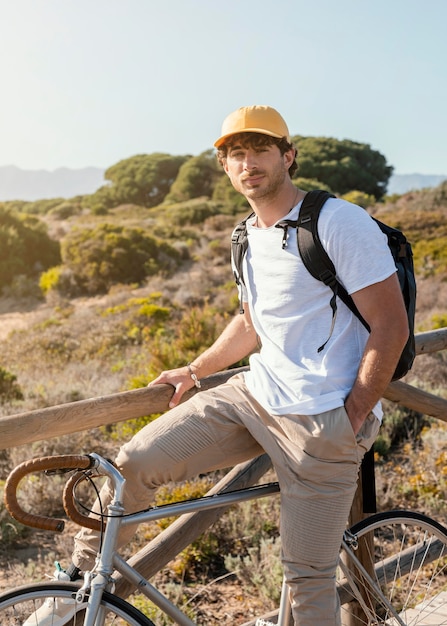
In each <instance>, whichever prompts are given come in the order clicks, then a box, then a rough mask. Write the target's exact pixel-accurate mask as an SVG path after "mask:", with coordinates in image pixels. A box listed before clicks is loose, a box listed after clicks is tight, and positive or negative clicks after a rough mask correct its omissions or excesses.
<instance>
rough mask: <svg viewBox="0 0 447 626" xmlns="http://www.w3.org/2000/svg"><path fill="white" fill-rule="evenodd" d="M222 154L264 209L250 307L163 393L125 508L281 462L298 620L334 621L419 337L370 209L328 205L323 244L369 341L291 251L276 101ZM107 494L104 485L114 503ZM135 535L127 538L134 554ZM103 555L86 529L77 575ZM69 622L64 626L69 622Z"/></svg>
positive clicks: (136, 457)
mask: <svg viewBox="0 0 447 626" xmlns="http://www.w3.org/2000/svg"><path fill="white" fill-rule="evenodd" d="M215 146H216V148H217V150H218V159H219V161H220V163H221V164H222V166H223V168H224V170H225V172H226V174H227V175H228V177H229V179H230V180H231V183H232V184H233V186H234V188H235V189H236V190H237V191H239V192H240V193H241V194H243V195H244V196H245V197H246V199H247V200H248V202H249V203H250V205H251V207H252V209H253V212H254V216H253V218H251V219H250V220H249V221H248V223H247V232H248V250H247V253H246V257H245V262H244V278H245V285H246V288H244V289H243V290H242V299H243V303H244V307H243V311H244V312H243V314H237V315H236V316H235V317H234V318H233V319H232V321H231V322H230V324H229V325H228V326H227V328H226V329H225V330H224V331H223V333H222V334H221V336H220V337H219V338H218V339H217V340H216V342H215V343H214V344H213V345H212V346H211V347H210V348H209V349H208V350H206V351H205V352H203V353H202V354H201V355H198V356H197V357H196V358H195V359H194V361H193V362H192V363H191V364H189V365H186V366H184V367H180V368H177V369H174V370H170V371H166V372H162V373H161V374H160V375H159V376H158V378H156V379H155V380H154V381H153V382H152V383H151V385H155V384H159V383H169V384H170V385H172V386H173V388H174V393H173V395H172V398H171V402H170V408H171V410H170V411H168V412H167V413H166V414H165V415H163V416H162V417H160V418H158V419H157V420H155V421H154V422H153V423H151V424H149V425H147V426H146V427H145V428H143V429H142V430H141V431H140V432H139V433H138V434H137V435H135V437H134V438H133V439H132V440H131V441H130V442H129V443H128V444H126V445H124V446H123V448H122V449H121V450H120V452H119V454H118V457H117V464H118V466H119V467H120V468H121V469H122V471H123V473H124V475H125V477H126V479H127V493H126V497H125V503H124V504H125V507H126V510H128V511H135V510H140V509H142V508H143V507H145V506H148V505H149V504H150V502H151V499H152V496H153V492H154V490H155V489H156V488H157V487H158V486H159V485H161V484H163V483H165V482H167V481H169V480H174V481H178V480H185V479H187V478H190V477H192V476H194V475H196V474H198V473H201V472H204V471H210V470H215V469H218V468H223V467H229V466H233V465H235V464H237V463H240V462H242V461H245V460H247V459H249V458H252V457H255V456H257V455H259V454H261V453H263V452H264V451H265V452H267V453H268V454H269V456H270V458H271V460H272V463H273V465H274V467H275V470H276V473H277V477H278V480H279V483H280V486H281V540H282V559H283V565H284V571H285V574H286V578H287V582H288V585H289V587H290V592H291V599H292V611H293V616H294V621H295V624H296V625H299V626H316V625H317V626H336V625H338V624H339V623H340V621H339V620H340V618H339V610H338V604H337V594H336V591H335V581H334V574H335V569H336V563H337V557H338V551H339V547H340V542H341V537H342V534H343V531H344V528H345V525H346V521H347V518H348V514H349V510H350V507H351V503H352V499H353V496H354V493H355V489H356V481H357V475H358V470H359V465H360V462H361V459H362V457H363V455H364V453H365V451H366V450H367V449H369V448H370V446H371V445H372V444H373V442H374V439H375V436H376V434H377V431H378V428H379V424H380V419H381V415H382V414H381V408H380V398H381V396H382V395H383V392H384V390H385V389H386V387H387V385H388V383H389V382H390V380H391V377H392V374H393V372H394V369H395V366H396V363H397V361H398V358H399V356H400V354H401V351H402V349H403V347H404V345H405V343H406V340H407V337H408V324H407V316H406V312H405V308H404V304H403V300H402V296H401V292H400V289H399V285H398V280H397V277H396V273H395V266H394V262H393V260H392V257H391V254H390V252H389V249H388V246H387V243H386V241H385V240H384V236H383V235H382V233H381V232H380V230H379V228H378V227H377V226H376V224H375V223H374V222H373V220H371V219H370V217H369V216H368V215H367V213H366V212H365V211H364V210H363V209H360V208H359V207H357V206H355V205H352V204H349V203H347V202H344V201H342V200H339V199H329V200H328V201H327V202H326V204H325V206H324V207H323V209H322V212H321V215H320V218H319V234H320V238H321V240H322V242H323V245H324V247H325V249H326V250H327V251H328V253H329V256H330V257H331V259H332V260H333V262H334V265H335V267H336V268H337V273H338V276H339V279H340V281H341V282H342V283H343V284H344V286H345V287H346V289H347V291H348V292H349V293H351V295H352V297H353V299H354V302H355V304H356V305H357V307H358V309H359V311H360V313H361V314H362V316H363V318H364V319H365V320H366V321H367V322H368V324H369V327H370V329H371V330H370V333H369V334H368V333H367V331H366V330H365V328H364V327H363V325H362V324H361V323H360V322H359V320H358V319H357V318H356V317H355V316H354V315H353V314H352V313H351V312H350V311H349V309H348V308H347V307H345V306H344V304H342V303H341V302H340V303H339V304H338V311H337V316H336V318H335V324H334V326H333V328H331V324H332V311H331V308H330V306H329V300H330V296H329V295H328V290H329V288H328V287H326V286H325V285H324V284H323V283H321V282H319V281H317V280H315V279H314V278H313V277H312V276H311V275H310V274H309V272H308V271H307V270H306V269H305V267H304V265H303V263H302V261H301V258H300V255H299V252H298V250H297V243H296V234H295V231H294V230H293V229H290V230H291V232H290V233H288V234H287V237H288V238H287V246H286V247H283V246H282V241H283V237H284V231H283V229H282V228H276V227H275V225H276V224H277V223H278V222H279V221H281V220H282V219H284V218H285V217H287V218H288V219H296V216H297V215H298V213H299V210H300V206H301V203H302V200H303V198H304V196H305V192H304V191H302V190H300V189H298V188H297V187H296V186H295V185H294V184H293V182H292V180H291V175H292V174H293V172H294V171H295V170H296V161H295V158H296V150H295V148H294V146H293V145H292V144H291V143H290V138H289V131H288V128H287V126H286V123H285V121H284V120H283V118H282V117H281V116H280V114H279V113H278V112H277V111H276V110H274V109H272V108H271V107H268V106H250V107H242V108H241V109H238V110H237V111H235V112H233V113H231V114H230V115H229V116H228V117H227V118H226V120H225V121H224V123H223V128H222V133H221V136H220V137H219V139H218V140H217V141H216V142H215ZM365 241H366V242H367V245H365ZM259 345H260V346H261V347H260V348H259ZM322 345H324V348H323V349H321V350H320V351H319V350H318V348H319V347H320V346H322ZM249 354H251V357H250V370H249V371H248V372H246V373H245V374H239V375H236V376H233V377H232V378H230V380H229V381H228V382H227V383H225V384H223V385H220V386H219V387H217V388H214V389H212V390H209V391H203V392H201V393H198V394H196V395H195V396H193V397H192V398H191V399H190V400H188V401H187V402H185V403H183V404H179V403H180V400H181V398H182V395H183V394H184V393H185V391H187V390H188V389H190V388H192V387H193V386H194V385H196V386H198V385H199V381H200V379H201V378H203V377H205V376H208V375H210V374H212V373H214V372H217V371H220V370H223V369H225V368H227V367H228V366H230V365H231V364H233V363H235V362H237V361H239V360H240V359H242V358H243V357H245V356H247V355H249ZM109 497H110V496H109V494H108V490H107V486H106V487H105V488H104V489H103V491H102V494H101V498H102V499H105V500H106V502H107V499H108V498H109ZM132 532H133V530H128V529H126V530H125V531H124V532H123V536H122V538H121V539H122V542H123V543H124V542H126V541H127V540H128V539H130V536H131V535H132ZM97 546H98V536H97V534H96V533H95V532H93V531H90V530H82V531H81V532H80V533H78V535H77V536H76V540H75V550H74V554H73V565H72V566H71V568H69V570H68V575H71V577H73V576H74V575H76V574H77V573H78V571H79V570H84V569H86V568H90V567H91V566H92V565H93V562H94V556H95V553H96V549H97ZM42 610H43V609H40V611H42ZM63 611H65V612H66V614H65V615H61V616H60V622H58V626H61V625H62V624H65V623H66V622H67V621H68V618H69V615H68V613H67V608H66V607H65V608H64V609H63ZM40 618H41V616H39V619H40ZM42 618H43V615H42ZM30 623H33V624H34V623H35V622H30ZM38 623H43V619H42V621H38Z"/></svg>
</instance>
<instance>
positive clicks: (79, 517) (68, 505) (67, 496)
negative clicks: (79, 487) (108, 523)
mask: <svg viewBox="0 0 447 626" xmlns="http://www.w3.org/2000/svg"><path fill="white" fill-rule="evenodd" d="M82 476H83V474H82V472H76V473H75V474H73V476H70V478H69V479H68V480H67V482H66V484H65V488H64V494H63V496H62V498H63V503H64V509H65V512H66V514H67V515H68V517H69V518H70V519H71V520H73V522H76V524H79V525H80V526H84V527H85V528H91V529H92V530H97V531H101V529H102V527H103V525H102V524H101V522H100V520H99V519H96V518H93V517H88V516H87V515H83V513H81V512H80V511H78V509H77V508H76V505H75V503H74V498H73V489H74V487H75V485H76V483H77V482H78V480H79V478H81V477H82Z"/></svg>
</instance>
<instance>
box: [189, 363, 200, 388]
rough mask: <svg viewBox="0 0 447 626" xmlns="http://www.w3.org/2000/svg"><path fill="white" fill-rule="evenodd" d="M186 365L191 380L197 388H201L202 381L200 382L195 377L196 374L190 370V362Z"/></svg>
mask: <svg viewBox="0 0 447 626" xmlns="http://www.w3.org/2000/svg"><path fill="white" fill-rule="evenodd" d="M186 367H187V368H188V372H189V375H190V376H191V378H192V380H193V381H194V385H195V386H196V387H197V389H201V387H202V383H201V382H200V380H199V379H198V378H197V376H196V375H195V374H194V372H193V371H192V367H191V363H187V365H186Z"/></svg>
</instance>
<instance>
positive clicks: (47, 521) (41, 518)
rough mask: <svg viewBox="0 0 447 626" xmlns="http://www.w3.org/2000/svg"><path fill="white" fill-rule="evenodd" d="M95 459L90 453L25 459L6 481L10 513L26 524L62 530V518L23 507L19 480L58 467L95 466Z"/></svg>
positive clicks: (5, 497)
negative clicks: (19, 498)
mask: <svg viewBox="0 0 447 626" xmlns="http://www.w3.org/2000/svg"><path fill="white" fill-rule="evenodd" d="M94 463H95V461H94V459H92V457H90V456H88V455H85V454H84V455H68V454H67V455H65V454H64V455H60V456H46V457H39V458H37V459H31V460H30V461H24V462H23V463H21V464H20V465H18V466H17V467H16V468H15V469H14V470H13V471H12V472H11V473H10V475H9V476H8V478H7V480H6V483H5V494H4V500H5V506H6V508H7V510H8V511H9V513H10V515H11V516H12V517H13V518H14V519H16V520H17V521H18V522H20V523H21V524H25V526H32V527H33V528H41V529H42V530H52V531H54V532H59V533H60V532H62V531H63V530H64V526H65V522H64V520H62V519H57V518H53V517H47V516H46V515H36V514H35V513H28V512H26V511H24V510H23V509H22V507H21V506H20V504H19V503H18V501H17V487H18V485H19V482H20V481H21V480H22V478H24V477H25V476H27V475H28V474H32V473H34V472H38V471H43V470H57V469H88V468H90V467H93V465H94Z"/></svg>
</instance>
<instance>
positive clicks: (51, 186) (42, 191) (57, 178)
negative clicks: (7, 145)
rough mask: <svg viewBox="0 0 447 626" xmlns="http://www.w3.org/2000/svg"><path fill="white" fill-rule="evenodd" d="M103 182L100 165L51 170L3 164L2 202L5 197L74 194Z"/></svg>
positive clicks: (18, 197)
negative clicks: (26, 168)
mask: <svg viewBox="0 0 447 626" xmlns="http://www.w3.org/2000/svg"><path fill="white" fill-rule="evenodd" d="M102 185H104V170H103V169H101V168H99V167H84V168H82V169H69V168H67V167H59V168H58V169H56V170H54V171H52V172H50V171H48V170H22V169H20V168H19V167H16V166H15V165H6V166H3V167H0V202H1V201H4V200H30V201H32V200H43V199H46V198H73V197H74V196H81V195H84V194H89V193H93V192H94V191H96V190H97V189H98V188H99V187H101V186H102Z"/></svg>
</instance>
